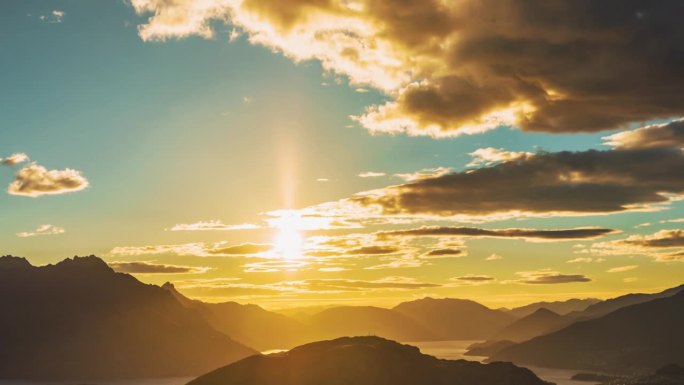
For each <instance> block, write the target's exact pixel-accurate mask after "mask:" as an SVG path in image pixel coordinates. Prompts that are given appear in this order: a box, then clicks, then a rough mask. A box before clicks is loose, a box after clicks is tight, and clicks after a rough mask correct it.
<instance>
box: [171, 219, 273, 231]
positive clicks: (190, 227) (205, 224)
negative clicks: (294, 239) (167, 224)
mask: <svg viewBox="0 0 684 385" xmlns="http://www.w3.org/2000/svg"><path fill="white" fill-rule="evenodd" d="M260 228H261V226H259V225H255V224H252V223H242V224H239V225H226V224H224V223H223V222H221V221H218V220H212V221H199V222H196V223H190V224H178V225H175V226H173V227H172V228H171V229H170V230H169V231H233V230H254V229H260Z"/></svg>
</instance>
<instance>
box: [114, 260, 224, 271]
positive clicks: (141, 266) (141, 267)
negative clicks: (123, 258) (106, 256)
mask: <svg viewBox="0 0 684 385" xmlns="http://www.w3.org/2000/svg"><path fill="white" fill-rule="evenodd" d="M107 264H108V265H109V267H111V268H112V269H114V271H117V272H119V273H129V274H200V273H206V272H207V271H209V270H211V268H209V267H195V266H181V265H167V264H162V263H155V262H149V261H134V262H120V261H114V262H108V263H107Z"/></svg>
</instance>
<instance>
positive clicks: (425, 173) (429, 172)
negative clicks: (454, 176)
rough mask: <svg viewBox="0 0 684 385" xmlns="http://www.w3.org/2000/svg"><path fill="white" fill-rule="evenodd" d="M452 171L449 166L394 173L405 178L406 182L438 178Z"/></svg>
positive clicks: (395, 175) (400, 177)
mask: <svg viewBox="0 0 684 385" xmlns="http://www.w3.org/2000/svg"><path fill="white" fill-rule="evenodd" d="M449 172H451V169H450V168H448V167H436V168H426V169H423V170H420V171H416V172H410V173H403V174H394V175H393V176H394V177H395V178H399V179H403V180H404V181H406V182H414V181H418V180H423V179H431V178H437V177H440V176H442V175H446V174H448V173H449Z"/></svg>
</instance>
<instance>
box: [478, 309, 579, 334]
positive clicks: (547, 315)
mask: <svg viewBox="0 0 684 385" xmlns="http://www.w3.org/2000/svg"><path fill="white" fill-rule="evenodd" d="M571 322H572V321H571V320H569V319H568V318H566V317H563V316H561V315H558V314H556V313H554V312H552V311H551V310H548V309H545V308H539V309H537V311H535V312H534V313H532V314H530V315H528V316H526V317H523V318H521V319H519V320H516V321H514V322H513V323H512V324H510V325H508V326H506V327H504V328H503V329H501V330H499V331H498V332H497V333H496V334H494V335H493V336H492V337H491V338H490V340H492V341H503V340H508V341H513V342H522V341H527V340H529V339H531V338H534V337H537V336H540V335H544V334H547V333H549V332H552V331H555V330H558V329H560V328H562V327H564V326H567V325H569V324H570V323H571Z"/></svg>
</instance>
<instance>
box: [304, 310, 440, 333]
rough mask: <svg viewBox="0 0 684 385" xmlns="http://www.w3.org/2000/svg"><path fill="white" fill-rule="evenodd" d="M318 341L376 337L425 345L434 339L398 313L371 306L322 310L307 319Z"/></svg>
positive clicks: (420, 326) (415, 323)
mask: <svg viewBox="0 0 684 385" xmlns="http://www.w3.org/2000/svg"><path fill="white" fill-rule="evenodd" d="M308 326H309V327H310V328H311V329H312V330H314V331H315V332H316V333H318V335H319V336H320V338H319V339H328V338H337V337H343V336H357V335H377V336H381V337H385V338H389V339H393V340H398V341H428V340H435V339H436V336H435V334H434V333H432V332H431V331H430V330H429V329H428V328H426V327H425V326H423V325H422V324H420V323H419V322H417V321H415V320H414V319H412V318H410V317H407V316H405V315H403V314H401V313H399V312H396V311H393V310H390V309H385V308H379V307H373V306H341V307H334V308H330V309H326V310H323V311H322V312H320V313H317V314H315V315H313V316H311V317H309V319H308Z"/></svg>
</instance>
